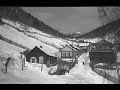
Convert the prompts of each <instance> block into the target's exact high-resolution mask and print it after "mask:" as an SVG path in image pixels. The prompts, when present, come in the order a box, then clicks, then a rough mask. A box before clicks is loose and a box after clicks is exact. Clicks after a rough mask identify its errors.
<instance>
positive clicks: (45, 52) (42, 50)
mask: <svg viewBox="0 0 120 90" xmlns="http://www.w3.org/2000/svg"><path fill="white" fill-rule="evenodd" d="M35 49H38V50H40V51H41V52H43V53H44V54H47V55H49V56H53V57H56V56H55V55H54V54H52V53H49V52H47V51H45V50H44V49H42V48H39V47H37V46H35V47H34V48H33V49H32V50H31V51H28V53H27V54H29V53H30V52H32V51H34V50H35ZM26 51H27V50H26ZM27 54H26V55H27Z"/></svg>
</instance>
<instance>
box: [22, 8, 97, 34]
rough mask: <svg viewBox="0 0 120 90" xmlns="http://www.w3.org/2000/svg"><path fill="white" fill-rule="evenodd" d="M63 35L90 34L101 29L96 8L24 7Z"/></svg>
mask: <svg viewBox="0 0 120 90" xmlns="http://www.w3.org/2000/svg"><path fill="white" fill-rule="evenodd" d="M23 9H24V10H26V11H27V12H29V13H31V14H32V15H33V16H35V17H37V18H38V19H39V20H42V21H44V22H45V23H46V24H48V25H49V26H51V27H53V28H55V29H58V30H59V31H60V32H62V33H70V32H89V31H91V30H93V29H95V28H96V27H99V20H98V13H97V8H96V7H23Z"/></svg>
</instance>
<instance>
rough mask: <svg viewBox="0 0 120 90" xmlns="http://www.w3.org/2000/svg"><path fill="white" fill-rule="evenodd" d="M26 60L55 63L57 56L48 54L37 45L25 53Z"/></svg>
mask: <svg viewBox="0 0 120 90" xmlns="http://www.w3.org/2000/svg"><path fill="white" fill-rule="evenodd" d="M25 56H26V61H28V62H30V63H39V64H42V63H43V64H47V63H48V62H49V63H50V64H55V63H56V62H57V57H54V56H50V55H48V54H46V53H45V52H44V51H42V50H41V49H40V48H38V47H37V46H36V47H35V48H33V49H32V50H31V51H29V52H28V53H27V54H26V55H25Z"/></svg>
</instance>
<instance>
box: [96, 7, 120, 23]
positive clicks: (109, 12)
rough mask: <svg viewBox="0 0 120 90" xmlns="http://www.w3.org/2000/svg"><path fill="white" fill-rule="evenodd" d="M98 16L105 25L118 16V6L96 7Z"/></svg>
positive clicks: (119, 9) (119, 8)
mask: <svg viewBox="0 0 120 90" xmlns="http://www.w3.org/2000/svg"><path fill="white" fill-rule="evenodd" d="M97 10H98V17H99V20H100V23H101V25H105V24H107V23H109V22H111V21H114V20H116V19H118V18H120V7H119V6H113V7H98V9H97Z"/></svg>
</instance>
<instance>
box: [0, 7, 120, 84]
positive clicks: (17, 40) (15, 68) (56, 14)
mask: <svg viewBox="0 0 120 90" xmlns="http://www.w3.org/2000/svg"><path fill="white" fill-rule="evenodd" d="M119 65H120V6H81V7H79V6H78V7H77V6H75V7H74V6H69V7H57V6H56V7H49V6H48V7H47V6H46V7H40V6H37V7H34V6H33V7H32V6H27V7H25V6H0V84H120V71H119V70H120V69H119V68H120V66H119Z"/></svg>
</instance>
